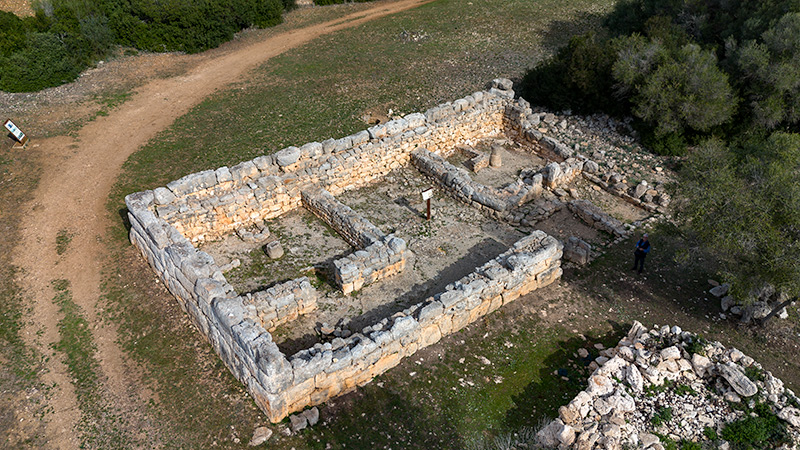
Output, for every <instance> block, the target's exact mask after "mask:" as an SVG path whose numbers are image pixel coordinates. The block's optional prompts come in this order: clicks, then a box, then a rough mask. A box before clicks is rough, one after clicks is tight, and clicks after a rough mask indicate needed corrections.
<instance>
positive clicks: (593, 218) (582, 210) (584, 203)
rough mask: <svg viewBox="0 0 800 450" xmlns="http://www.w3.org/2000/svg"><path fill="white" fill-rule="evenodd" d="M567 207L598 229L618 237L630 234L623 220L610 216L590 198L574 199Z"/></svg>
mask: <svg viewBox="0 0 800 450" xmlns="http://www.w3.org/2000/svg"><path fill="white" fill-rule="evenodd" d="M567 207H568V208H569V210H570V211H572V212H573V213H575V215H576V216H578V217H579V218H580V219H581V220H583V221H584V222H586V223H587V224H588V225H590V226H591V227H593V228H595V229H597V230H600V231H605V232H607V233H609V234H613V235H615V236H617V237H627V236H628V235H629V234H630V233H629V232H628V230H626V229H625V226H624V225H623V224H622V222H620V221H619V220H617V219H615V218H613V217H611V216H609V215H608V214H606V213H605V212H603V210H602V209H600V208H598V207H597V206H595V205H594V204H593V203H592V202H590V201H588V200H573V201H571V202H569V203H568V204H567Z"/></svg>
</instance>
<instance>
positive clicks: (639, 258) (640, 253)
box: [631, 233, 650, 273]
mask: <svg viewBox="0 0 800 450" xmlns="http://www.w3.org/2000/svg"><path fill="white" fill-rule="evenodd" d="M649 252H650V241H648V240H647V233H645V234H643V235H642V238H641V239H639V242H637V243H636V249H635V250H634V251H633V269H631V270H636V269H637V268H638V269H639V273H642V270H644V258H645V256H647V253H649Z"/></svg>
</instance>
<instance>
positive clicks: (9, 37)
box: [0, 11, 25, 56]
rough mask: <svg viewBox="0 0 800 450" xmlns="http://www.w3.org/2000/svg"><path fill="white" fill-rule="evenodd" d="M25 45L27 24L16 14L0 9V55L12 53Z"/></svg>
mask: <svg viewBox="0 0 800 450" xmlns="http://www.w3.org/2000/svg"><path fill="white" fill-rule="evenodd" d="M24 46H25V26H24V25H23V23H22V20H21V19H20V18H19V17H17V16H16V15H14V14H12V13H10V12H6V11H0V56H9V55H10V54H11V53H13V52H15V51H17V50H20V49H22V48H23V47H24Z"/></svg>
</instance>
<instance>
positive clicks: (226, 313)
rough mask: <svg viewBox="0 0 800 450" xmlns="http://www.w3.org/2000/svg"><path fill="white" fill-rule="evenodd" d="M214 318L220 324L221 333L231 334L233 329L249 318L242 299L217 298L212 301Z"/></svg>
mask: <svg viewBox="0 0 800 450" xmlns="http://www.w3.org/2000/svg"><path fill="white" fill-rule="evenodd" d="M211 308H212V309H213V311H214V318H213V319H212V320H215V321H216V322H217V323H218V324H219V328H220V331H224V332H226V333H230V332H231V329H232V328H233V327H234V326H235V325H238V324H239V323H241V322H242V320H244V319H245V317H247V315H248V314H247V310H246V309H245V307H244V303H243V302H242V299H241V298H240V297H236V298H229V297H217V298H214V299H213V300H212V301H211Z"/></svg>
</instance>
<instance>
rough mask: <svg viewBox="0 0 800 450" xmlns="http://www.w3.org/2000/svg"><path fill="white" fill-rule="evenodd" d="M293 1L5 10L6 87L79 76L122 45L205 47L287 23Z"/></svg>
mask: <svg viewBox="0 0 800 450" xmlns="http://www.w3.org/2000/svg"><path fill="white" fill-rule="evenodd" d="M293 5H294V1H293V0H283V1H282V0H202V1H195V0H123V1H116V0H94V1H89V0H42V1H41V2H39V3H37V7H36V15H35V16H34V17H29V18H25V19H20V18H18V17H17V16H14V15H13V14H11V13H6V12H0V89H2V90H5V91H34V90H39V89H42V88H45V87H50V86H57V85H59V84H62V83H64V82H66V81H70V80H72V79H74V78H75V77H76V76H77V75H78V74H79V73H80V72H81V71H82V70H83V69H85V68H86V67H88V66H89V65H90V64H91V63H93V62H94V61H96V60H97V59H100V58H104V57H105V56H106V55H107V54H108V52H109V51H110V49H111V48H112V47H113V46H115V45H124V46H130V47H135V48H137V49H140V50H150V51H185V52H189V53H194V52H199V51H203V50H206V49H209V48H212V47H216V46H218V45H219V44H221V43H223V42H225V41H227V40H229V39H231V38H232V37H233V35H234V33H236V32H237V31H239V30H241V29H243V28H246V27H250V26H259V27H268V26H272V25H276V24H278V23H280V21H281V14H282V13H283V10H284V9H288V8H291V7H293Z"/></svg>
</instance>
